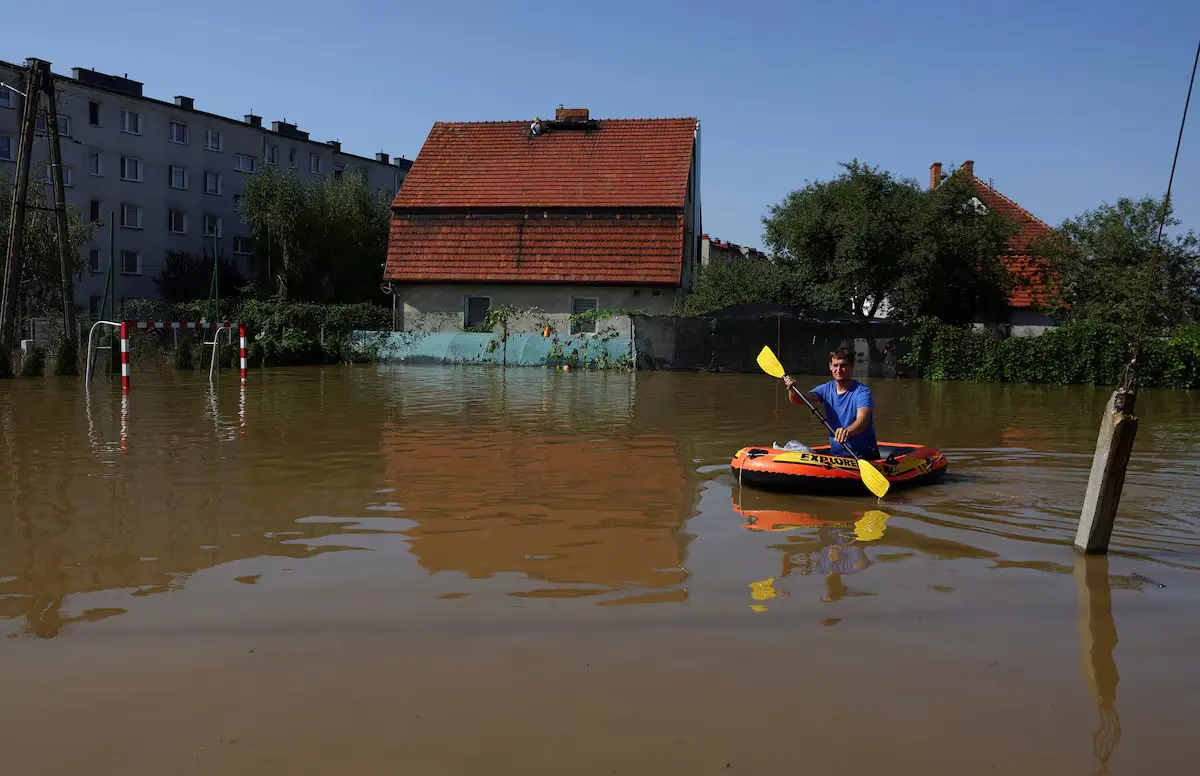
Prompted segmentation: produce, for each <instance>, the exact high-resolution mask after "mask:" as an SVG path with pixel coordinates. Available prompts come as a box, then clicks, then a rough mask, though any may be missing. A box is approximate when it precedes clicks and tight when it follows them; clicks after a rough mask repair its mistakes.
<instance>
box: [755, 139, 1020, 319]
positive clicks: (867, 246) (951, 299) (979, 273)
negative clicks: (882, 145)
mask: <svg viewBox="0 0 1200 776" xmlns="http://www.w3.org/2000/svg"><path fill="white" fill-rule="evenodd" d="M842 167H843V168H844V169H845V172H843V173H842V174H841V175H840V176H838V177H837V178H835V179H833V180H830V181H816V182H812V183H809V184H808V185H806V186H805V187H804V188H802V189H799V190H796V191H793V192H791V193H790V194H788V196H787V197H785V198H784V200H783V201H782V202H780V203H779V204H776V205H773V206H772V207H771V208H770V210H769V212H768V215H767V216H765V217H764V218H763V225H764V228H765V230H764V242H765V243H766V244H767V246H768V247H769V248H771V249H772V250H773V251H774V252H775V253H776V254H777V255H778V256H780V257H782V260H783V263H784V266H786V267H788V268H789V269H790V270H791V271H792V272H794V273H795V277H796V280H795V283H796V285H797V286H798V287H799V288H803V289H804V290H805V291H804V293H805V296H806V297H807V301H808V303H809V304H810V305H813V306H815V307H819V308H822V309H829V310H835V311H850V312H853V313H854V314H855V315H858V316H859V317H861V318H864V319H866V318H872V317H874V316H875V315H876V314H877V313H878V312H879V311H880V309H881V308H882V307H883V305H884V304H885V303H886V304H887V305H888V307H889V308H890V309H889V312H888V314H889V315H890V316H891V317H893V318H898V319H901V320H903V319H915V318H917V317H919V316H921V315H935V316H938V317H940V318H942V319H943V320H947V321H954V322H965V321H969V320H972V319H974V318H975V317H976V316H978V315H980V314H983V315H985V316H986V315H991V314H996V313H998V312H1000V311H1002V310H1003V307H1004V303H1005V298H1006V297H1005V293H1006V291H1007V289H1008V288H1009V287H1010V286H1011V284H1012V283H1013V282H1014V281H1013V280H1012V278H1011V277H1010V274H1009V273H1008V271H1007V269H1006V268H1005V267H1004V265H1003V263H1002V261H1001V259H1000V255H1001V254H1002V252H1003V250H1004V247H1005V243H1006V241H1007V240H1008V237H1009V236H1010V235H1011V234H1012V233H1013V231H1014V229H1015V228H1016V227H1015V225H1014V224H1012V223H1011V222H1010V221H1008V219H1006V218H1005V217H1004V216H1002V215H1000V214H999V213H995V212H991V211H987V210H986V209H981V208H979V207H978V204H977V202H976V200H974V199H973V198H974V197H975V190H974V188H973V186H972V185H971V184H970V183H968V182H967V181H966V180H965V179H963V178H962V177H961V176H950V177H948V178H946V179H945V180H944V181H943V182H942V183H941V184H940V185H939V186H938V187H937V188H935V189H934V190H932V191H924V190H922V189H921V188H920V187H919V186H918V184H917V183H916V181H913V180H911V179H901V178H897V177H895V176H893V175H892V174H891V173H889V172H886V171H882V170H880V169H879V168H877V167H871V166H869V165H866V164H862V163H860V162H859V161H858V160H857V159H855V160H853V161H851V162H849V163H843V164H842Z"/></svg>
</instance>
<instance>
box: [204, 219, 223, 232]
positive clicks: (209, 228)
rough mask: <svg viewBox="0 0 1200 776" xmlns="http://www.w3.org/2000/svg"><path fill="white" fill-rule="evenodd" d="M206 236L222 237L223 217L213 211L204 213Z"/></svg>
mask: <svg viewBox="0 0 1200 776" xmlns="http://www.w3.org/2000/svg"><path fill="white" fill-rule="evenodd" d="M204 236H205V237H220V236H221V217H220V216H215V215H213V214H212V213H205V214H204Z"/></svg>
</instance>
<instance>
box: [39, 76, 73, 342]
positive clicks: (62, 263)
mask: <svg viewBox="0 0 1200 776" xmlns="http://www.w3.org/2000/svg"><path fill="white" fill-rule="evenodd" d="M37 66H38V75H39V76H40V78H39V80H40V82H41V87H42V92H43V93H44V94H45V95H46V104H47V106H48V107H47V109H46V114H47V116H46V129H47V131H48V132H49V134H50V181H51V184H52V186H53V188H54V218H55V220H56V221H57V222H58V264H59V268H60V270H61V271H62V295H63V328H64V329H65V331H64V332H63V333H64V335H65V336H66V338H67V339H68V340H70V342H71V343H72V344H74V345H75V346H77V347H78V345H79V332H78V331H76V330H75V283H74V280H73V278H72V277H71V275H72V270H71V256H70V252H71V236H70V227H69V225H68V224H67V194H66V192H65V191H64V190H63V168H62V148H61V146H60V145H59V138H58V108H57V107H56V106H55V104H54V102H55V100H54V74H53V73H51V72H50V63H49V62H45V61H41V60H39V61H38V63H37Z"/></svg>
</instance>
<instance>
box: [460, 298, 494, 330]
mask: <svg viewBox="0 0 1200 776" xmlns="http://www.w3.org/2000/svg"><path fill="white" fill-rule="evenodd" d="M491 306H492V300H491V298H490V297H486V296H468V297H467V309H466V310H465V311H464V312H463V328H464V329H466V328H470V327H472V326H482V325H483V319H484V317H485V316H487V311H488V308H489V307H491Z"/></svg>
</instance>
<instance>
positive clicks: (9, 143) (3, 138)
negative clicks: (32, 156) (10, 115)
mask: <svg viewBox="0 0 1200 776" xmlns="http://www.w3.org/2000/svg"><path fill="white" fill-rule="evenodd" d="M0 159H2V160H4V161H6V162H15V161H16V160H17V139H16V138H15V137H13V136H12V135H0Z"/></svg>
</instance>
